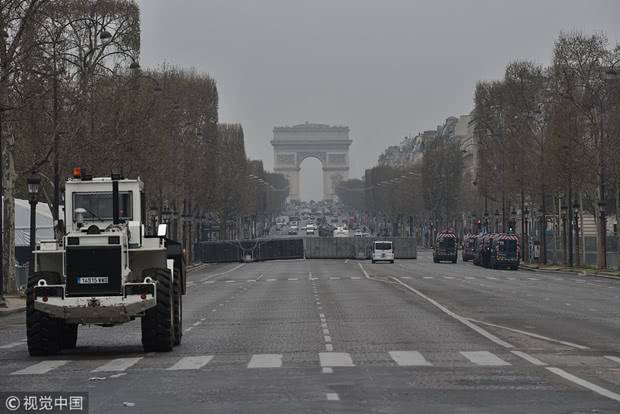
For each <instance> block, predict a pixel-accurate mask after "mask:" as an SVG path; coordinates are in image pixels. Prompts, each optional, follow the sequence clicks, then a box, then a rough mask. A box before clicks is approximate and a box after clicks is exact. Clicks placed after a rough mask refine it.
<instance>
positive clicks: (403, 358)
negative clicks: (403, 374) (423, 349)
mask: <svg viewBox="0 0 620 414" xmlns="http://www.w3.org/2000/svg"><path fill="white" fill-rule="evenodd" d="M389 354H390V357H392V359H393V360H394V362H396V364H397V365H400V366H402V367H412V366H431V365H433V364H431V363H430V362H428V361H427V360H426V358H424V355H422V354H421V353H419V352H418V351H390V352H389Z"/></svg>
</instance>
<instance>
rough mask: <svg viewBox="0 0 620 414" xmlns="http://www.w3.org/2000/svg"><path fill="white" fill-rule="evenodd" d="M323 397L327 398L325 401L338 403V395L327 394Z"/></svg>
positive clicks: (333, 393)
mask: <svg viewBox="0 0 620 414" xmlns="http://www.w3.org/2000/svg"><path fill="white" fill-rule="evenodd" d="M325 396H326V397H327V401H340V397H339V396H338V393H335V392H328V393H327V394H325Z"/></svg>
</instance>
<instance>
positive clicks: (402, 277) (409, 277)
mask: <svg viewBox="0 0 620 414" xmlns="http://www.w3.org/2000/svg"><path fill="white" fill-rule="evenodd" d="M400 278H401V279H411V276H401V277H400Z"/></svg>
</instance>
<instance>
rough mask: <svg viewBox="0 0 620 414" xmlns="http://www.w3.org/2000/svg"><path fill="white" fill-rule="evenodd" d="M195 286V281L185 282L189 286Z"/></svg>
mask: <svg viewBox="0 0 620 414" xmlns="http://www.w3.org/2000/svg"><path fill="white" fill-rule="evenodd" d="M195 284H196V282H194V281H190V282H185V285H187V286H194V285H195Z"/></svg>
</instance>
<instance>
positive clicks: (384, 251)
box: [372, 241, 394, 263]
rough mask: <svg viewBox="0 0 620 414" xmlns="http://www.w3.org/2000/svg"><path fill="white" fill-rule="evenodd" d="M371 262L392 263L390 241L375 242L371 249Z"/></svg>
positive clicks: (392, 256)
mask: <svg viewBox="0 0 620 414" xmlns="http://www.w3.org/2000/svg"><path fill="white" fill-rule="evenodd" d="M372 262H373V263H377V262H390V263H394V248H393V246H392V242H391V241H376V242H374V244H373V249H372Z"/></svg>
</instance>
